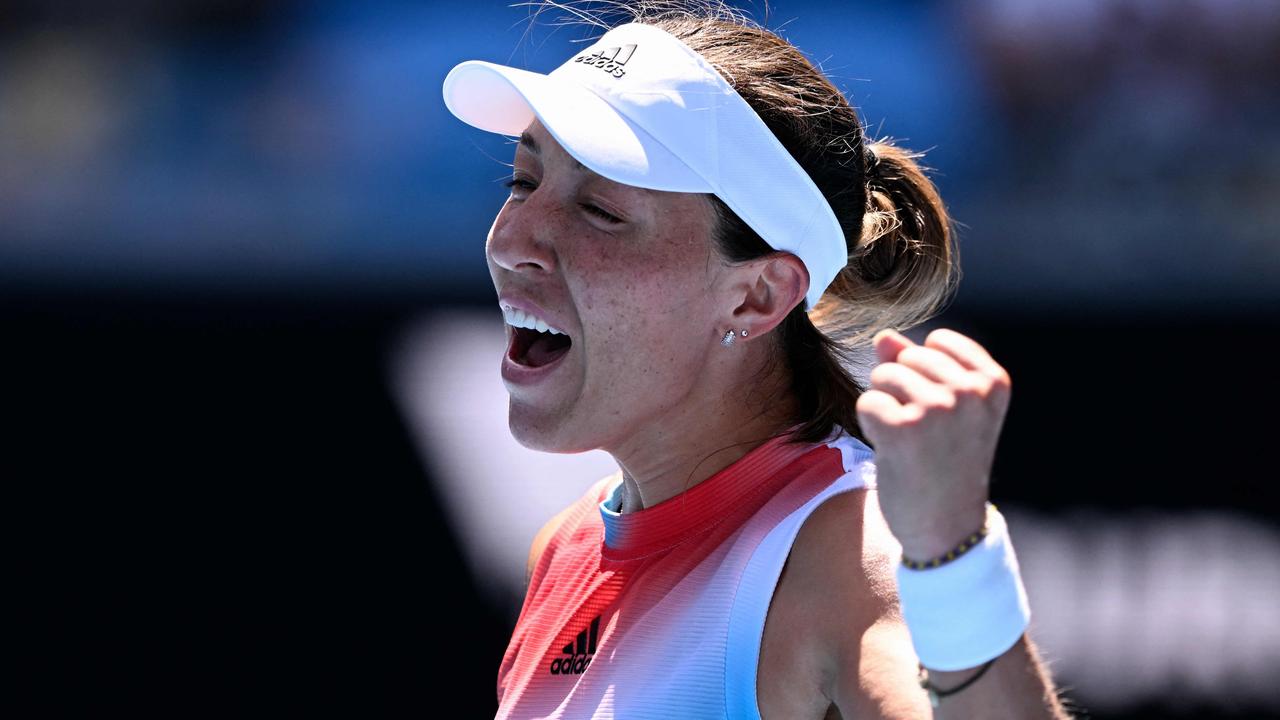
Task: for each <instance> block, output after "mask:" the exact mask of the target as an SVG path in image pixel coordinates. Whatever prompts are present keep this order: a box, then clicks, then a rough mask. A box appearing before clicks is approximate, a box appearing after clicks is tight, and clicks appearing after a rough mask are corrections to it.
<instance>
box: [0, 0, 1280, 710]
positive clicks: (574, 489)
mask: <svg viewBox="0 0 1280 720" xmlns="http://www.w3.org/2000/svg"><path fill="white" fill-rule="evenodd" d="M743 7H744V8H746V9H748V10H749V11H751V12H753V13H754V15H755V16H756V17H757V19H762V20H764V21H765V22H766V24H767V25H768V26H770V27H771V28H774V29H781V32H782V33H783V34H784V36H786V37H787V38H789V39H790V40H791V41H792V42H794V43H795V44H796V45H798V46H799V47H800V48H801V49H803V50H805V51H806V53H807V54H808V55H809V56H810V58H811V59H812V60H814V61H815V62H816V63H819V64H820V65H821V67H822V68H824V70H826V71H827V72H828V74H829V75H830V76H831V77H832V78H833V80H835V82H836V83H837V84H838V85H839V86H840V87H841V88H842V89H844V90H845V92H846V93H847V94H848V96H849V97H850V98H851V100H852V102H853V103H854V104H855V105H856V106H858V107H859V108H860V109H861V111H862V113H863V118H864V120H865V121H866V122H867V123H868V124H869V125H870V127H871V128H872V132H873V134H876V135H891V136H893V137H896V138H899V139H900V141H901V142H902V143H903V144H905V145H907V146H909V147H912V148H915V149H921V150H928V157H927V160H928V164H929V165H931V166H932V167H933V168H935V174H934V177H935V180H936V181H937V183H938V184H939V186H940V188H941V190H942V194H943V197H944V198H946V199H947V200H948V202H949V204H950V207H951V210H952V212H953V214H954V216H955V218H956V219H957V220H958V221H959V222H960V223H962V228H961V235H960V246H961V257H962V267H963V270H964V280H963V282H962V284H961V286H960V291H959V294H958V295H957V297H956V299H955V302H954V303H953V304H952V305H951V306H950V307H949V308H948V309H947V311H946V312H945V313H944V314H943V315H942V316H941V317H939V318H938V319H937V320H935V321H933V322H932V323H930V324H929V325H928V326H926V327H922V328H918V329H916V330H914V331H912V333H911V334H912V335H913V336H915V337H917V339H919V338H920V337H921V336H922V335H923V334H924V333H926V332H927V331H928V329H929V328H930V327H935V326H946V327H952V328H955V329H958V330H960V331H962V332H965V333H968V334H970V335H971V336H973V337H975V338H976V339H978V340H979V341H980V342H982V343H984V344H985V345H986V346H987V347H988V348H989V349H990V350H991V352H992V353H993V355H994V356H995V357H996V358H997V359H998V360H999V361H1000V362H1001V363H1002V364H1004V365H1005V367H1006V368H1008V369H1009V370H1010V372H1011V373H1012V376H1013V377H1014V379H1015V386H1016V392H1015V396H1014V401H1013V405H1012V408H1011V410H1010V414H1009V417H1008V420H1007V424H1006V429H1005V432H1004V435H1003V438H1002V441H1001V447H1000V454H999V457H998V459H997V465H996V469H995V483H994V486H993V493H994V496H995V497H994V499H995V501H996V502H997V503H998V504H1000V506H1001V508H1002V509H1004V510H1005V512H1006V514H1007V515H1008V516H1009V517H1010V524H1011V526H1012V528H1013V534H1014V538H1015V540H1016V542H1017V547H1018V551H1019V555H1020V557H1021V558H1022V564H1023V566H1024V568H1025V572H1026V576H1027V583H1028V586H1029V591H1030V594H1031V600H1032V605H1033V612H1034V614H1035V620H1034V629H1033V632H1034V633H1035V637H1037V638H1038V639H1039V641H1040V644H1041V645H1042V648H1043V650H1044V652H1045V654H1046V655H1047V656H1048V658H1049V659H1050V662H1051V667H1052V668H1053V671H1054V673H1055V675H1056V678H1057V679H1058V681H1059V683H1060V684H1061V685H1062V686H1063V687H1064V688H1066V691H1067V693H1068V695H1069V696H1070V697H1071V698H1073V699H1074V701H1075V702H1076V703H1077V704H1078V705H1079V706H1080V707H1081V708H1083V709H1084V710H1086V711H1088V712H1089V714H1090V715H1091V716H1092V717H1095V718H1114V719H1120V718H1157V717H1159V718H1163V717H1198V718H1228V717H1231V718H1244V717H1257V718H1262V717H1280V610H1278V609H1277V608H1278V607H1280V602H1277V600H1276V598H1277V597H1280V560H1277V558H1280V522H1278V520H1277V519H1278V517H1280V515H1278V513H1280V494H1277V492H1276V490H1275V485H1276V481H1277V479H1280V478H1277V473H1276V470H1275V461H1274V459H1273V455H1274V449H1275V447H1276V444H1277V438H1276V431H1277V422H1276V420H1275V414H1276V408H1277V401H1280V380H1277V368H1278V367H1280V366H1278V364H1277V361H1276V348H1277V347H1278V346H1280V343H1278V342H1277V341H1278V340H1280V202H1277V199H1278V197H1280V123H1278V122H1276V118H1277V117H1280V3H1276V2H1272V1H1270V0H910V1H906V0H894V1H889V0H883V1H878V2H849V1H847V0H841V1H837V0H827V1H821V0H806V1H801V0H777V1H776V2H771V3H770V4H769V7H768V12H767V17H766V13H765V8H764V7H763V6H762V5H760V4H750V3H746V4H743ZM528 16H529V9H528V8H525V7H511V6H507V5H505V4H503V3H461V2H457V3H432V2H397V1H391V0H362V1H361V2H354V1H352V0H345V1H339V0H312V1H310V2H283V1H281V2H249V1H247V0H230V1H227V2H213V1H211V0H165V1H164V2H159V1H157V0H134V1H122V2H113V3H89V2H63V1H60V0H43V1H41V2H15V1H13V0H0V328H2V329H3V333H4V334H3V352H0V358H2V359H0V403H2V404H3V407H4V408H5V409H6V412H5V416H6V417H7V420H6V422H5V426H6V427H7V428H8V429H7V430H5V431H4V436H3V437H4V442H3V444H0V479H2V480H3V487H4V490H5V492H6V494H7V495H8V496H9V499H8V500H7V501H6V502H5V503H4V510H5V515H6V516H7V517H6V525H7V527H9V528H12V529H13V530H12V531H11V532H12V536H11V540H10V548H11V550H10V553H9V555H10V557H11V559H10V562H11V563H12V565H13V567H14V570H15V572H14V573H13V574H12V575H11V576H10V578H9V581H7V582H6V583H5V586H6V590H7V592H6V594H7V595H12V596H13V597H15V599H16V600H17V601H18V603H17V604H18V607H19V608H20V609H19V610H18V611H16V612H12V613H11V618H12V622H13V623H14V625H15V627H16V630H17V632H16V633H15V634H14V635H13V638H14V642H13V643H12V645H11V647H12V648H13V656H14V658H15V659H16V661H17V663H16V664H17V674H16V676H15V677H16V683H15V687H16V688H17V689H19V690H20V691H21V693H20V695H19V696H18V698H15V699H20V700H22V701H24V702H25V703H26V704H27V707H28V708H29V709H28V710H27V711H26V712H25V713H24V714H22V715H14V716H15V717H19V716H22V717H27V716H29V717H43V716H62V715H78V716H99V715H105V714H108V713H116V712H121V713H124V712H127V713H129V714H130V715H133V716H166V717H203V716H227V715H247V714H255V715H256V714H271V715H280V714H283V713H289V714H332V713H342V714H348V715H354V714H359V715H362V716H382V715H390V716H398V715H418V716H422V715H435V716H438V715H440V714H441V713H442V712H444V711H445V710H446V709H447V710H448V711H449V714H452V715H455V716H458V717H486V716H491V715H492V712H493V711H494V709H495V707H496V702H495V699H494V690H495V680H496V673H497V667H498V662H499V660H500V658H501V654H502V651H503V649H504V647H505V643H506V640H507V637H508V633H509V632H510V629H511V627H512V625H513V624H514V620H515V614H516V611H517V610H518V607H519V602H520V599H521V592H522V588H521V583H522V581H523V563H524V556H525V553H526V552H527V548H528V543H529V541H530V539H531V538H532V536H533V534H534V532H535V531H536V529H537V528H538V527H539V526H540V525H541V523H542V522H543V521H545V520H546V519H547V518H548V517H549V516H550V515H551V514H552V513H553V512H554V511H555V510H557V509H559V508H560V507H562V506H563V505H564V504H567V503H568V502H569V501H571V500H572V499H574V498H576V497H578V496H579V495H580V494H581V492H582V491H583V490H584V489H585V487H586V486H587V485H588V484H589V483H590V482H592V481H593V480H595V479H598V478H599V477H601V476H603V475H604V474H607V473H609V472H611V471H612V469H613V466H612V465H611V462H610V460H609V458H608V457H607V456H603V455H599V454H587V455H582V456H550V455H539V454H535V453H530V452H528V451H525V450H523V449H521V448H520V447H519V446H517V445H516V444H515V443H514V442H513V441H512V440H511V439H510V437H509V435H508V434H507V431H506V425H505V398H504V393H503V389H502V386H501V383H500V380H499V379H498V362H499V357H500V355H501V352H502V339H501V338H502V329H501V318H500V315H499V313H498V311H497V306H496V302H495V298H494V295H493V292H492V288H491V286H490V284H489V280H488V276H487V273H486V270H485V265H484V258H483V242H484V237H485V234H486V232H487V230H488V228H489V225H490V223H491V222H492V219H493V216H494V215H495V213H496V212H497V210H498V208H499V207H500V206H501V204H502V202H503V200H504V197H505V190H504V189H503V188H502V187H501V186H500V184H499V182H498V181H499V180H501V179H502V178H503V177H504V175H505V173H506V168H505V167H504V163H505V162H509V161H510V157H511V155H512V148H511V145H510V143H509V142H508V141H507V140H505V139H503V138H499V137H494V136H488V135H486V134H484V133H481V132H480V131H477V130H473V129H471V128H469V127H467V126H465V125H463V124H462V123H460V122H459V121H457V120H455V119H454V118H453V117H452V116H450V115H449V114H448V113H447V111H446V110H445V108H444V105H443V103H442V101H441V99H440V84H441V81H442V79H443V77H444V75H445V73H446V72H447V71H448V70H449V68H450V67H452V66H453V65H454V64H455V63H457V62H459V61H462V60H465V59H484V60H490V61H496V62H503V63H512V64H516V65H519V66H523V67H527V68H530V69H535V70H540V71H547V70H550V69H552V68H554V67H555V66H557V65H558V64H559V63H560V62H562V61H563V60H564V59H565V58H567V57H568V56H569V54H570V53H571V52H572V49H573V48H574V47H576V46H577V45H576V43H577V42H580V41H582V40H583V39H584V38H586V37H588V36H589V35H590V33H588V32H587V31H586V30H584V29H583V28H561V29H557V28H555V27H554V26H552V25H551V24H550V23H548V22H542V23H539V24H537V25H535V26H533V27H530V24H529V22H528ZM557 16H558V13H554V12H553V13H549V14H548V15H545V16H544V20H554V19H555V17H557ZM7 644H8V643H7Z"/></svg>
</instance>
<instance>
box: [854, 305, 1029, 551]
mask: <svg viewBox="0 0 1280 720" xmlns="http://www.w3.org/2000/svg"><path fill="white" fill-rule="evenodd" d="M874 343H875V348H876V354H877V355H878V356H879V360H880V362H879V364H878V365H876V367H875V368H874V369H873V370H872V371H871V378H870V380H871V386H870V388H869V389H868V390H867V392H865V393H863V395H862V397H860V398H858V404H857V411H858V421H859V423H860V424H861V426H862V430H863V432H864V433H865V434H866V436H867V439H868V440H870V441H871V443H872V445H873V446H874V448H875V463H876V483H877V486H878V487H879V496H880V509H881V511H882V512H883V513H884V517H885V520H886V521H887V522H888V524H889V529H890V530H892V531H893V534H894V536H895V537H897V539H898V542H900V543H902V551H903V553H904V554H905V555H906V556H907V557H909V558H911V559H913V560H928V559H930V558H933V557H936V556H938V555H941V554H943V553H945V552H947V551H948V550H950V549H951V548H953V547H955V546H956V544H957V543H959V542H960V541H961V540H963V539H964V538H965V536H967V535H968V534H969V533H971V532H973V531H974V530H977V529H978V528H979V527H981V526H982V523H983V520H984V518H985V515H986V502H987V497H988V489H987V486H988V482H989V479H990V475H991V464H992V461H993V459H994V458H995V451H996V442H997V440H998V439H999V436H1000V427H1001V425H1002V424H1003V422H1004V416H1005V412H1006V411H1007V410H1008V408H1009V393H1010V380H1009V373H1007V372H1006V371H1005V369H1004V368H1002V367H1000V365H999V364H998V363H997V362H996V361H995V360H994V359H992V357H991V355H990V354H988V353H987V351H986V350H985V349H984V348H983V347H982V346H981V345H979V344H978V343H976V342H974V341H973V340H972V339H970V338H968V337H966V336H964V335H962V334H960V333H958V332H955V331H954V330H934V331H933V332H931V333H929V335H928V337H927V338H926V339H925V342H924V344H923V345H918V344H916V343H914V342H912V341H911V339H910V338H908V337H906V336H905V335H902V334H901V333H898V332H895V331H893V330H883V331H881V332H879V333H877V334H876V336H875V340H874Z"/></svg>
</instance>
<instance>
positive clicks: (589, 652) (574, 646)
mask: <svg viewBox="0 0 1280 720" xmlns="http://www.w3.org/2000/svg"><path fill="white" fill-rule="evenodd" d="M589 631H590V635H588V634H587V633H588V630H583V631H582V632H580V633H578V639H577V642H576V643H572V642H571V643H569V644H568V645H565V646H564V649H563V650H561V652H563V653H564V654H565V655H568V656H569V657H564V658H556V659H555V660H552V661H551V674H552V675H581V674H582V673H584V672H586V671H587V666H588V665H590V664H591V658H592V657H594V656H595V654H596V639H597V638H598V637H599V634H600V616H599V615H597V616H596V619H595V620H592V621H591V627H590V628H589Z"/></svg>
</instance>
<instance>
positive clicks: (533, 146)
mask: <svg viewBox="0 0 1280 720" xmlns="http://www.w3.org/2000/svg"><path fill="white" fill-rule="evenodd" d="M520 146H521V147H523V148H524V149H525V150H528V151H529V152H531V153H533V154H534V155H537V156H539V157H541V156H542V148H540V147H538V141H537V140H534V139H533V136H532V135H530V134H529V133H528V132H522V133H520ZM569 159H570V160H573V164H574V166H575V167H577V168H578V169H579V170H586V169H587V166H586V165H583V164H582V163H580V162H578V160H577V158H575V157H573V156H572V155H571V156H569Z"/></svg>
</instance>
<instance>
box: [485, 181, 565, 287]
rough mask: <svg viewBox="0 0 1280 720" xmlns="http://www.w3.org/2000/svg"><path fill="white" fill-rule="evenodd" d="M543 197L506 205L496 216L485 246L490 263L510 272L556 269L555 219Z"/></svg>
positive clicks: (537, 195)
mask: <svg viewBox="0 0 1280 720" xmlns="http://www.w3.org/2000/svg"><path fill="white" fill-rule="evenodd" d="M546 195H547V193H539V192H537V191H535V192H533V193H531V194H530V195H529V196H528V197H526V198H525V199H524V200H522V201H520V202H518V203H517V202H513V201H508V202H507V204H506V205H503V206H502V210H501V211H499V212H498V217H497V218H495V219H494V221H493V227H492V228H490V230H489V239H488V241H487V242H486V244H485V248H486V251H487V253H488V256H489V260H490V262H492V263H493V264H495V265H497V266H498V267H501V268H503V269H505V270H510V271H512V272H525V273H538V272H550V271H552V270H554V269H555V266H556V253H555V247H554V246H553V244H552V242H551V238H553V237H555V224H556V222H557V221H556V217H557V216H558V214H559V212H558V210H557V209H556V208H555V207H554V203H552V202H549V201H548V200H547V199H546Z"/></svg>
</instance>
